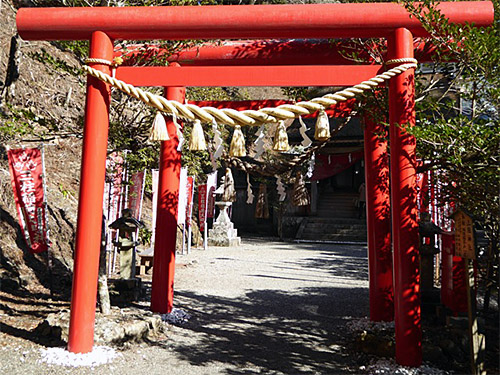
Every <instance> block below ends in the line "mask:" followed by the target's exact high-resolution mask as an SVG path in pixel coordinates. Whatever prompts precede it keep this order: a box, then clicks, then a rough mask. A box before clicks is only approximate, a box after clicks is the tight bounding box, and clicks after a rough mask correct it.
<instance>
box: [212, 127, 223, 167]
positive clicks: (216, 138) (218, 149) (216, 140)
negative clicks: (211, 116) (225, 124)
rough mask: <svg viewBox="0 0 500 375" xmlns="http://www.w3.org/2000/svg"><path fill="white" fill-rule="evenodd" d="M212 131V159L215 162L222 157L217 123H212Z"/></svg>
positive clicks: (220, 138)
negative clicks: (213, 150) (213, 148)
mask: <svg viewBox="0 0 500 375" xmlns="http://www.w3.org/2000/svg"><path fill="white" fill-rule="evenodd" d="M212 129H213V131H214V147H215V153H214V158H215V160H217V159H218V158H220V157H221V155H222V150H223V148H222V137H221V133H220V130H219V127H218V126H217V123H216V122H215V121H214V122H213V123H212Z"/></svg>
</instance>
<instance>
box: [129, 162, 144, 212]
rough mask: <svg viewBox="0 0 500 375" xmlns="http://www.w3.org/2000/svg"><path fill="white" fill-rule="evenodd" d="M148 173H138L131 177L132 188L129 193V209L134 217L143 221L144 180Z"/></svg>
mask: <svg viewBox="0 0 500 375" xmlns="http://www.w3.org/2000/svg"><path fill="white" fill-rule="evenodd" d="M145 177H146V173H145V172H144V171H142V172H136V173H134V174H133V175H132V176H131V177H130V188H129V192H128V208H130V209H131V210H132V216H133V217H135V218H136V219H137V220H141V213H142V197H143V194H144V178H145Z"/></svg>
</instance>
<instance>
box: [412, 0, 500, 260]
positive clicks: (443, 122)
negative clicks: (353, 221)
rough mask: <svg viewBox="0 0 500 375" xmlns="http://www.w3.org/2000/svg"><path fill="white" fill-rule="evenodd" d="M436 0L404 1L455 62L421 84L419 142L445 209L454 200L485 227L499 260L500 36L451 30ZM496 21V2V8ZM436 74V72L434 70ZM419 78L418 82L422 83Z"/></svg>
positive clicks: (490, 30)
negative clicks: (437, 181) (439, 185)
mask: <svg viewBox="0 0 500 375" xmlns="http://www.w3.org/2000/svg"><path fill="white" fill-rule="evenodd" d="M436 4H437V3H436V2H435V1H434V0H425V1H423V2H422V3H413V2H405V3H404V5H405V6H406V8H407V9H408V10H409V11H410V12H411V14H412V15H413V16H414V17H416V18H417V19H419V20H420V21H421V22H422V24H423V25H424V26H425V28H426V29H427V31H428V32H429V34H430V35H431V37H432V41H433V43H435V44H436V46H437V47H438V50H439V51H440V56H439V58H440V59H441V60H444V61H452V62H451V63H444V64H433V65H430V66H428V67H426V69H425V71H426V75H420V76H418V77H417V80H416V82H417V97H418V99H417V103H416V110H417V126H415V127H414V128H411V129H407V131H409V132H410V133H412V134H414V135H415V136H416V138H417V152H418V155H419V157H420V158H421V159H422V160H423V162H424V166H423V169H434V170H437V171H439V176H440V179H441V180H442V181H443V182H444V184H443V186H442V189H441V196H440V197H438V198H439V199H440V201H441V202H445V201H448V202H449V201H453V202H455V203H456V205H457V206H459V207H461V208H464V209H466V210H467V211H469V212H471V213H472V214H474V215H475V216H476V217H477V218H479V219H480V220H481V221H482V225H483V227H484V228H485V229H486V231H487V235H488V237H489V238H490V239H491V240H492V244H493V247H494V249H496V250H495V253H498V246H499V244H498V241H499V235H500V225H499V224H500V223H499V222H500V218H499V212H500V207H499V196H498V192H499V190H500V179H499V172H500V170H499V161H500V160H499V159H500V89H499V87H500V74H499V62H500V31H499V27H498V26H499V25H498V19H497V20H496V21H495V24H494V25H493V26H491V27H486V28H476V27H473V25H453V24H450V23H449V22H448V20H447V19H446V18H445V17H444V16H443V15H442V14H441V13H440V12H439V11H438V10H437V9H436ZM494 4H495V8H496V14H497V15H498V11H499V9H498V5H499V4H498V2H495V3H494ZM429 69H432V71H429ZM419 77H421V78H419Z"/></svg>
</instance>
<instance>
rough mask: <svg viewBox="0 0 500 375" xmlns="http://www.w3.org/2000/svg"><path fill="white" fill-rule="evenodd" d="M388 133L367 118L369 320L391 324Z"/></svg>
mask: <svg viewBox="0 0 500 375" xmlns="http://www.w3.org/2000/svg"><path fill="white" fill-rule="evenodd" d="M385 132H386V130H385V127H384V126H383V125H382V124H380V123H376V122H375V121H374V120H372V119H370V118H368V117H365V129H364V144H365V147H364V151H365V182H366V224H367V233H368V278H369V284H370V320H372V321H375V322H378V321H386V322H389V321H392V320H393V319H394V300H393V288H392V246H391V245H392V244H391V213H390V207H391V202H390V196H389V155H388V154H387V141H386V140H384V139H382V138H381V137H380V134H383V133H385Z"/></svg>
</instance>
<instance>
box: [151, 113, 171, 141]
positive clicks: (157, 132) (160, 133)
mask: <svg viewBox="0 0 500 375" xmlns="http://www.w3.org/2000/svg"><path fill="white" fill-rule="evenodd" d="M149 139H150V140H151V141H168V140H169V139H170V137H169V136H168V131H167V123H166V122H165V117H163V114H162V113H161V112H157V113H156V116H155V119H154V121H153V127H152V128H151V134H150V135H149Z"/></svg>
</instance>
